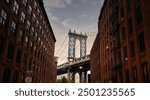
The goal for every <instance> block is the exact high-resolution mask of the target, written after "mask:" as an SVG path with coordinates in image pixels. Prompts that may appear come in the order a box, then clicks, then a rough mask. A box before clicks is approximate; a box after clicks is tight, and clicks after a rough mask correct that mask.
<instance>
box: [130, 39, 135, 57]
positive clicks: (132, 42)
mask: <svg viewBox="0 0 150 100" xmlns="http://www.w3.org/2000/svg"><path fill="white" fill-rule="evenodd" d="M130 49H131V57H132V58H133V57H135V46H134V40H132V41H131V42H130Z"/></svg>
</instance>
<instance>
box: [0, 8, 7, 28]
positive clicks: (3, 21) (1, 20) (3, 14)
mask: <svg viewBox="0 0 150 100" xmlns="http://www.w3.org/2000/svg"><path fill="white" fill-rule="evenodd" d="M6 20H7V13H6V11H4V10H3V9H2V11H1V16H0V24H2V25H3V26H6Z"/></svg>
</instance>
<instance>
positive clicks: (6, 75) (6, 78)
mask: <svg viewBox="0 0 150 100" xmlns="http://www.w3.org/2000/svg"><path fill="white" fill-rule="evenodd" d="M9 78H10V69H9V68H5V69H4V74H3V83H8V82H9Z"/></svg>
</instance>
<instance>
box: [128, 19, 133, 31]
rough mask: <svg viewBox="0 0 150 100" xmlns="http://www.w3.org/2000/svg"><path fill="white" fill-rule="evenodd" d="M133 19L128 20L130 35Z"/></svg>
mask: <svg viewBox="0 0 150 100" xmlns="http://www.w3.org/2000/svg"><path fill="white" fill-rule="evenodd" d="M132 29H133V27H132V18H129V20H128V33H131V32H132Z"/></svg>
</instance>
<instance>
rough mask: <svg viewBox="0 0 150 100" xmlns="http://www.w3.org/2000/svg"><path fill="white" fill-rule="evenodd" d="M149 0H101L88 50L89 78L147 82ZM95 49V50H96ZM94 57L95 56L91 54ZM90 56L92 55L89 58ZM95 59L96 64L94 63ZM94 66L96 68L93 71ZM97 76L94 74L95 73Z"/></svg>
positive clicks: (149, 63) (149, 79) (149, 74)
mask: <svg viewBox="0 0 150 100" xmlns="http://www.w3.org/2000/svg"><path fill="white" fill-rule="evenodd" d="M149 3H150V1H149V0H105V1H104V4H103V7H102V9H101V13H100V16H99V22H98V29H99V32H98V35H97V38H98V37H99V39H96V40H95V43H94V46H93V47H92V50H94V49H95V48H96V46H95V45H99V47H100V49H99V52H96V53H95V52H92V51H91V57H92V56H94V57H95V56H97V58H98V56H99V59H96V60H91V67H93V68H92V71H93V74H92V76H93V77H92V78H93V79H92V80H93V82H96V81H95V79H97V77H100V79H101V80H100V81H99V82H150V45H149V43H150V8H149ZM96 51H97V50H96ZM95 58H96V57H95ZM91 59H93V58H91ZM98 60H99V62H100V64H99V66H95V65H94V64H95V63H96V62H97V61H98ZM94 68H99V70H96V69H94ZM98 71H99V72H100V75H99V76H97V77H95V74H96V73H98Z"/></svg>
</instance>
